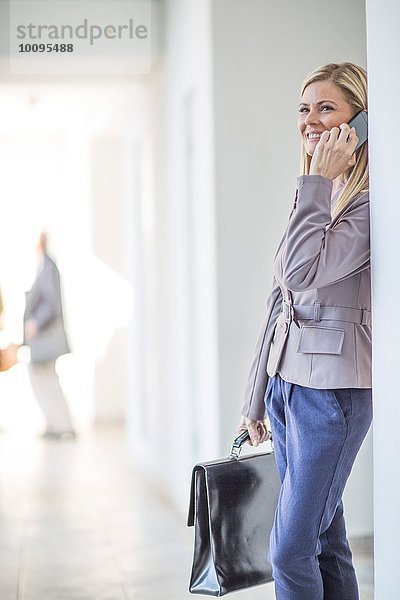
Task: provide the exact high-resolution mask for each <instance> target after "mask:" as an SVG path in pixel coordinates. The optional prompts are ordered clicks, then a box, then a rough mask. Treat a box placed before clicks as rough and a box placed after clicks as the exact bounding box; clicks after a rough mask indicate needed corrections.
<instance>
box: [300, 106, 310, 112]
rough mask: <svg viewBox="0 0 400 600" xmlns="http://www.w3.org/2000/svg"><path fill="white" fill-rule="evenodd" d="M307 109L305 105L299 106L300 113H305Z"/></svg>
mask: <svg viewBox="0 0 400 600" xmlns="http://www.w3.org/2000/svg"><path fill="white" fill-rule="evenodd" d="M307 110H308V109H307V108H306V107H305V106H304V107H303V108H299V113H305V112H307Z"/></svg>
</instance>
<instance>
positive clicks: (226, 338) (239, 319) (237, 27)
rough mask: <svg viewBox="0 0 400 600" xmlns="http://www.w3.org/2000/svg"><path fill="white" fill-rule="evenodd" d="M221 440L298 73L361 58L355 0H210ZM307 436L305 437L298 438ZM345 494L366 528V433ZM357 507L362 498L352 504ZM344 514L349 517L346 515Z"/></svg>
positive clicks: (235, 412) (245, 349) (226, 434)
mask: <svg viewBox="0 0 400 600" xmlns="http://www.w3.org/2000/svg"><path fill="white" fill-rule="evenodd" d="M211 5H212V14H213V73H214V102H215V104H214V121H215V173H216V210H217V261H218V262H217V268H218V273H217V282H218V342H219V365H220V380H219V381H220V387H219V398H220V411H221V415H222V417H221V430H220V439H221V448H222V450H223V451H224V453H226V452H227V450H228V446H229V444H230V441H231V439H232V437H233V435H234V433H235V431H236V427H237V422H238V420H239V409H240V406H241V402H242V395H243V391H244V387H245V383H246V380H247V375H248V370H249V368H250V363H251V359H252V355H253V350H254V346H255V342H256V338H257V334H258V328H259V326H260V324H261V322H262V320H263V315H264V310H265V301H266V296H267V294H268V291H269V288H270V285H271V281H272V270H271V269H272V259H273V254H274V250H275V248H276V245H277V243H278V240H279V238H280V236H281V234H282V231H283V229H284V226H285V223H286V221H287V218H288V216H289V212H290V210H291V206H292V203H293V196H294V189H295V185H296V177H297V175H298V162H299V161H298V157H299V140H298V133H297V129H296V120H297V105H298V97H299V96H298V94H299V88H300V84H301V82H302V79H303V78H304V77H305V76H306V75H307V74H308V73H309V72H310V71H312V70H313V69H314V68H316V67H318V66H319V65H321V64H324V63H326V62H342V61H344V60H349V61H353V62H356V63H358V64H361V65H364V66H365V63H366V56H365V55H366V47H365V46H366V41H365V15H364V4H363V1H362V0H356V1H353V2H351V3H348V2H347V1H346V0H339V1H338V2H335V4H334V7H333V5H332V3H331V2H319V3H318V4H317V3H316V2H315V1H314V0H306V1H305V2H298V3H296V2H292V3H290V10H289V9H288V4H287V3H276V2H272V1H270V2H265V0H246V1H244V0H219V1H218V2H212V3H211ZM304 442H305V443H307V440H304ZM363 453H364V456H363V455H361V456H360V460H359V461H358V462H359V465H358V472H357V470H356V471H355V479H354V482H355V483H357V486H356V485H353V483H352V482H350V483H349V490H348V493H347V494H346V501H345V504H346V513H347V516H348V524H349V532H350V533H351V534H352V533H355V534H365V533H369V532H370V531H371V530H372V492H371V467H370V465H371V443H370V441H367V443H366V445H365V447H364V449H363ZM360 507H362V508H360ZM353 524H354V525H353Z"/></svg>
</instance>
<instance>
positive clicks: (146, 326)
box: [129, 0, 219, 512]
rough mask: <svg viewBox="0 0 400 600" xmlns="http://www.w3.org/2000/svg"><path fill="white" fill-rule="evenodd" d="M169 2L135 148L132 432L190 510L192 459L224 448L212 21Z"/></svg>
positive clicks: (149, 463) (162, 482)
mask: <svg viewBox="0 0 400 600" xmlns="http://www.w3.org/2000/svg"><path fill="white" fill-rule="evenodd" d="M165 5H166V13H165V21H164V47H163V48H162V49H161V56H160V58H159V60H158V61H157V63H156V65H155V68H154V72H153V76H152V78H151V81H150V83H149V89H148V96H147V100H146V104H147V107H148V109H149V123H148V124H147V126H146V127H147V128H146V133H145V135H144V138H143V141H142V145H141V147H139V148H137V154H138V155H139V156H140V157H141V158H140V161H141V162H142V163H143V161H144V162H145V163H146V164H147V169H149V168H150V169H153V174H154V179H153V183H154V185H153V186H152V189H149V186H148V185H147V186H146V184H145V183H144V181H145V179H146V173H145V172H143V170H142V173H141V183H140V184H139V187H140V192H139V195H141V197H142V200H141V201H139V202H137V203H135V208H134V210H135V214H136V216H137V218H136V222H137V223H140V222H141V221H142V222H143V219H144V221H145V224H143V225H142V226H141V229H140V231H138V230H136V232H135V233H136V236H138V237H139V238H140V239H141V240H142V242H141V246H142V251H141V252H142V255H141V258H139V257H138V256H136V259H135V264H136V268H135V273H136V275H135V277H136V280H135V281H136V285H135V289H138V288H140V289H141V290H142V294H143V296H142V297H141V299H140V302H141V309H140V310H139V311H137V312H136V314H137V315H139V314H141V315H142V318H141V319H140V321H141V324H142V325H141V331H142V334H144V335H142V339H143V340H145V342H144V345H143V346H142V348H141V351H139V349H138V352H137V365H136V373H135V382H136V383H135V384H134V393H133V397H134V404H132V406H131V409H130V419H129V421H130V429H129V440H130V445H131V448H132V453H133V455H134V456H135V457H136V461H137V462H138V464H139V465H140V464H143V465H145V469H146V471H147V472H148V475H149V478H151V479H152V480H153V482H155V483H156V484H157V486H158V488H159V489H162V490H164V492H165V493H166V494H167V495H169V496H172V497H173V498H174V500H175V502H176V504H177V505H178V506H179V508H180V509H181V510H182V512H183V511H185V510H186V508H187V498H188V489H189V488H188V485H189V477H190V471H191V467H192V466H193V464H194V463H195V462H196V461H198V460H200V459H205V458H206V457H207V456H208V457H210V458H211V457H213V456H215V455H216V453H217V452H218V450H219V447H218V443H219V439H218V430H219V406H218V387H217V377H218V360H217V353H216V348H217V343H216V333H217V327H216V312H215V311H216V297H215V229H214V210H215V205H214V177H213V166H214V161H213V123H212V88H211V83H212V76H211V43H210V42H211V34H210V25H211V21H210V14H209V2H208V1H206V0H199V1H197V2H187V1H186V0H171V1H170V2H167V3H165ZM144 171H146V168H145V169H144ZM139 179H140V177H139ZM143 186H144V187H145V188H147V191H145V190H144V189H143ZM145 196H147V199H145ZM145 213H147V217H144V214H145ZM140 282H141V283H142V285H140ZM139 364H141V368H140V369H139ZM135 407H136V408H135ZM172 473H173V476H172Z"/></svg>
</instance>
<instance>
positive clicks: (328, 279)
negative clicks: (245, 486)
mask: <svg viewBox="0 0 400 600" xmlns="http://www.w3.org/2000/svg"><path fill="white" fill-rule="evenodd" d="M331 192H332V181H331V180H329V179H327V178H325V177H322V176H320V175H303V176H301V177H299V178H298V187H297V192H296V202H295V207H294V209H293V211H292V214H291V216H290V219H289V223H288V227H287V229H286V231H285V234H284V236H283V239H282V241H281V243H280V245H279V248H278V251H277V253H276V256H275V261H274V285H273V288H272V291H271V294H270V295H269V298H268V302H267V315H266V319H265V322H264V324H263V326H262V329H261V332H260V335H259V338H258V341H257V346H256V352H255V356H254V360H253V363H252V367H251V371H250V376H249V379H248V383H247V388H246V392H245V397H244V402H243V405H242V410H241V413H242V415H245V416H247V417H250V418H252V419H263V418H264V416H265V406H264V395H265V391H266V386H267V382H268V377H272V376H273V375H275V374H276V373H279V374H280V375H281V377H282V378H283V379H285V380H286V381H289V382H291V383H297V384H299V385H303V386H306V387H312V388H317V389H331V388H347V387H348V388H351V387H355V388H369V387H371V385H372V383H371V273H370V233H369V194H368V192H363V193H360V194H358V195H357V196H356V197H355V198H353V200H351V201H350V203H349V205H348V206H347V207H346V208H345V210H344V211H342V212H341V213H340V214H339V215H338V216H337V217H336V218H335V219H334V220H333V221H332V220H331V202H332V200H334V198H333V199H331Z"/></svg>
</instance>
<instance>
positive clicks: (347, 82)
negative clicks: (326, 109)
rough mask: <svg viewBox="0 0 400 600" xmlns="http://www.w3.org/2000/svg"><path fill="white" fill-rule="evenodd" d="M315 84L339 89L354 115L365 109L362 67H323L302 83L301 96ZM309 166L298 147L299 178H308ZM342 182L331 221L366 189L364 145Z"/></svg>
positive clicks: (308, 160) (303, 150)
mask: <svg viewBox="0 0 400 600" xmlns="http://www.w3.org/2000/svg"><path fill="white" fill-rule="evenodd" d="M316 81H330V82H332V83H334V84H335V85H336V86H337V87H339V88H340V90H341V91H342V93H343V95H344V97H345V99H346V101H347V102H348V103H349V104H350V105H351V107H352V108H353V111H354V115H355V114H357V113H358V112H360V111H361V110H368V106H367V72H366V71H365V69H363V68H362V67H359V66H358V65H355V64H353V63H349V62H345V63H341V64H337V63H329V64H327V65H323V66H322V67H319V68H318V69H316V70H315V71H313V72H312V73H311V74H310V75H309V76H308V77H306V79H305V80H304V81H303V84H302V86H301V95H303V93H304V90H305V89H306V87H307V86H308V85H310V84H311V83H315V82H316ZM354 115H353V116H354ZM310 163H311V157H310V156H308V154H307V153H306V151H305V148H304V145H303V144H302V147H301V157H300V174H301V175H308V173H309V170H310ZM343 182H344V186H343V188H342V190H341V192H340V193H339V196H338V199H337V201H336V202H335V206H334V208H333V212H332V219H334V218H335V217H336V216H337V215H338V214H339V213H340V212H342V210H343V209H344V208H346V206H347V205H348V204H349V202H350V201H351V200H352V199H353V198H354V196H356V195H357V194H359V193H360V192H364V191H367V190H368V187H369V181H368V144H366V143H365V144H363V145H362V146H361V147H360V148H359V149H358V150H357V151H356V164H355V165H354V167H350V168H349V169H347V171H345V172H344V173H343Z"/></svg>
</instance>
